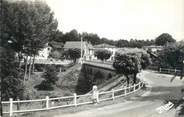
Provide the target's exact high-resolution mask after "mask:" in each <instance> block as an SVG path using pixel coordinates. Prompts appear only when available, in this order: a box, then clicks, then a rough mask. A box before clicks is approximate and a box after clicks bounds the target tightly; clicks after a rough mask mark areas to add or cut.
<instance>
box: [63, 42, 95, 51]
mask: <svg viewBox="0 0 184 117" xmlns="http://www.w3.org/2000/svg"><path fill="white" fill-rule="evenodd" d="M82 44H83V46H85V45H86V46H87V47H88V48H90V49H92V48H93V46H92V45H91V44H89V43H87V42H86V41H84V42H82ZM64 48H65V49H70V48H79V49H80V48H81V41H67V42H66V43H65V45H64Z"/></svg>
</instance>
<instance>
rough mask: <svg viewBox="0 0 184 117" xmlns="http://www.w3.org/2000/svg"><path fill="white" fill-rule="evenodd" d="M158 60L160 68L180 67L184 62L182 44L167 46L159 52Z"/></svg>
mask: <svg viewBox="0 0 184 117" xmlns="http://www.w3.org/2000/svg"><path fill="white" fill-rule="evenodd" d="M159 59H160V65H161V67H167V68H168V67H170V68H175V67H180V68H181V65H182V62H183V60H184V43H183V42H178V43H173V44H169V45H167V46H165V47H164V49H163V50H162V51H160V52H159Z"/></svg>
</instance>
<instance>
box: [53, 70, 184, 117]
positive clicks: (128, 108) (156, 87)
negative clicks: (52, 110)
mask: <svg viewBox="0 0 184 117" xmlns="http://www.w3.org/2000/svg"><path fill="white" fill-rule="evenodd" d="M142 76H143V77H142V80H144V81H146V82H148V87H150V90H149V91H147V92H146V93H144V94H143V95H141V96H137V97H131V98H129V99H126V101H125V102H121V103H117V104H113V105H109V106H105V107H98V108H95V109H92V110H84V111H80V112H76V113H72V114H65V115H57V116H54V117H174V116H175V109H171V110H169V111H165V112H163V113H161V114H159V113H158V112H157V111H156V108H158V107H160V106H162V105H164V103H163V102H164V101H167V100H169V101H171V102H175V101H176V100H178V99H181V98H182V97H183V96H184V95H183V94H182V92H181V89H182V88H184V81H181V80H179V79H178V78H175V79H174V80H173V81H172V82H171V79H172V77H173V76H171V75H163V74H158V73H154V72H150V71H149V72H148V71H144V72H143V75H142Z"/></svg>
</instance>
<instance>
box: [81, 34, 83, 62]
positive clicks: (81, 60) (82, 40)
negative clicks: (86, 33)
mask: <svg viewBox="0 0 184 117" xmlns="http://www.w3.org/2000/svg"><path fill="white" fill-rule="evenodd" d="M82 54H83V39H82V36H81V64H82V62H83V55H82Z"/></svg>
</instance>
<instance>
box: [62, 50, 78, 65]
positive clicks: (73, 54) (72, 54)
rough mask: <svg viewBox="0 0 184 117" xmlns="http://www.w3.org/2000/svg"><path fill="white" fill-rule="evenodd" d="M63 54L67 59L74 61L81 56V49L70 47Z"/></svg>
mask: <svg viewBox="0 0 184 117" xmlns="http://www.w3.org/2000/svg"><path fill="white" fill-rule="evenodd" d="M64 56H65V58H67V59H71V60H73V62H74V63H76V60H77V59H78V58H80V56H81V50H80V49H78V48H71V49H67V50H65V51H64Z"/></svg>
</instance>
